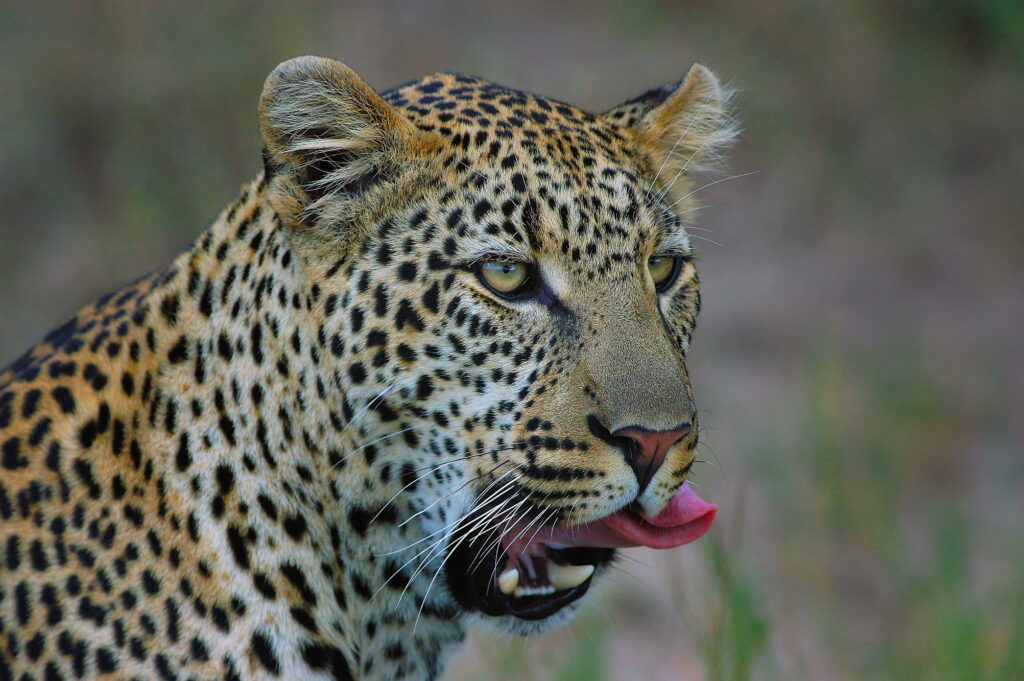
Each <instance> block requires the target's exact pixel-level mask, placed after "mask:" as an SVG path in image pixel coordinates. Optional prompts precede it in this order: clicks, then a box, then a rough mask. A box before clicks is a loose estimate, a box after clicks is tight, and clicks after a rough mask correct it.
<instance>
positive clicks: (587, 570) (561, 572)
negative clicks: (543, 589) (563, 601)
mask: <svg viewBox="0 0 1024 681" xmlns="http://www.w3.org/2000/svg"><path fill="white" fill-rule="evenodd" d="M592 574H594V566H593V565H559V564H558V563H552V562H548V581H550V582H551V585H552V586H553V587H555V588H556V589H559V590H563V589H571V588H573V587H576V586H579V585H580V584H582V583H583V582H585V581H587V579H588V578H589V577H590V575H592Z"/></svg>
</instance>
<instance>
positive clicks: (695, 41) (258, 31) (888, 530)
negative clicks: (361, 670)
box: [0, 0, 1024, 681]
mask: <svg viewBox="0 0 1024 681" xmlns="http://www.w3.org/2000/svg"><path fill="white" fill-rule="evenodd" d="M305 53H313V54H323V55H328V56H333V57H336V58H339V59H342V60H344V61H346V62H347V63H349V64H350V65H351V66H353V68H355V69H356V70H357V71H359V72H360V73H361V74H362V75H363V76H364V77H366V78H367V79H368V80H369V82H371V83H372V84H374V85H377V86H379V87H381V88H386V87H388V86H390V85H393V84H396V83H401V82H404V81H406V80H409V79H411V78H413V77H416V76H419V75H422V74H423V73H426V72H431V71H438V70H456V71H465V72H470V73H475V74H479V75H483V76H486V77H489V78H492V79H494V80H497V81H499V82H503V83H506V84H509V85H512V86H517V87H522V88H524V89H530V90H535V91H539V92H543V93H545V94H549V95H553V96H557V97H559V98H561V99H564V100H567V101H572V102H574V103H578V104H580V105H582V106H584V107H587V108H590V109H592V110H600V109H603V108H606V107H610V106H612V105H614V104H616V103H617V102H619V101H622V100H625V99H627V98H629V97H631V96H633V95H635V94H637V93H639V92H640V91H642V90H644V89H646V88H647V87H650V86H653V85H656V84H659V83H665V82H670V81H673V80H676V79H677V78H678V77H679V76H680V75H681V74H682V73H683V72H685V70H686V68H687V67H688V65H689V64H690V63H691V62H693V61H696V60H699V61H702V62H704V63H706V64H708V65H709V66H711V67H712V68H713V69H715V70H716V71H717V72H718V73H719V74H721V75H722V76H723V77H724V78H725V79H726V80H728V81H730V82H731V83H732V85H733V86H735V87H736V88H737V90H738V93H739V94H738V99H737V106H738V111H739V115H740V117H741V119H742V121H743V124H744V126H745V129H746V133H745V135H744V140H743V142H742V143H741V144H740V146H739V148H738V149H737V151H736V156H735V161H734V163H733V164H732V168H733V172H735V173H736V174H743V173H748V172H751V171H757V174H756V175H752V176H747V177H744V178H743V179H736V180H735V181H729V182H723V183H720V184H718V185H715V186H714V187H710V188H709V189H708V190H706V191H703V192H702V194H701V195H702V196H704V197H706V198H705V201H706V203H707V209H706V211H705V212H704V213H703V214H702V215H701V216H700V218H699V220H698V222H697V224H696V225H694V227H695V229H694V232H693V234H694V235H695V236H697V237H698V238H703V239H707V241H698V243H699V244H701V247H702V248H701V251H702V253H701V255H702V262H701V276H702V282H703V287H704V299H705V308H704V312H703V313H702V315H703V316H702V319H701V329H700V331H699V333H698V334H697V337H696V339H695V344H694V347H693V350H692V354H691V360H690V368H691V372H692V374H693V375H694V378H695V383H696V389H697V395H698V403H699V404H700V405H701V407H702V423H703V424H704V426H705V427H706V428H707V430H706V432H704V433H703V435H702V439H703V441H704V442H705V443H707V444H704V445H702V450H701V451H702V459H706V463H705V464H704V465H702V466H700V467H699V468H698V471H697V474H696V479H697V481H698V482H699V484H700V485H701V491H702V495H704V496H705V497H707V498H710V499H713V500H715V501H716V502H718V503H719V504H720V505H721V507H722V510H721V512H720V515H719V519H720V522H719V523H718V526H717V527H716V529H715V530H714V531H713V533H712V534H711V535H710V536H709V537H708V538H706V539H703V540H701V542H699V543H698V544H696V545H694V546H691V547H687V548H686V549H682V550H680V551H677V552H671V553H668V554H655V553H653V552H648V553H643V552H630V555H628V556H625V557H624V559H623V561H622V563H621V564H620V566H619V569H620V571H621V572H623V573H625V574H621V575H618V576H616V578H615V579H614V580H613V581H614V584H613V585H612V587H611V588H610V589H609V592H608V593H607V594H605V596H604V598H603V600H600V601H599V603H598V604H597V605H595V606H593V607H591V608H590V609H588V611H587V612H585V613H584V615H583V616H582V617H581V618H580V619H579V620H578V621H577V622H575V623H574V624H573V625H572V626H571V627H569V628H568V629H567V630H564V631H561V632H556V633H555V634H552V635H550V636H547V637H543V638H541V639H534V640H527V641H519V640H511V639H505V638H500V637H499V638H495V637H493V636H488V635H480V636H477V637H475V638H474V640H473V641H472V642H471V644H470V645H469V646H467V648H466V649H465V650H464V651H462V652H461V653H460V655H459V656H458V658H457V659H456V660H455V661H454V662H453V665H452V668H451V671H450V674H449V677H450V678H452V679H464V680H469V679H499V680H500V679H516V681H542V680H543V681H551V680H560V681H569V680H577V679H587V680H594V681H598V680H604V679H608V680H611V679H627V678H647V679H665V680H666V681H667V680H670V679H671V680H677V679H699V678H704V679H707V681H725V680H728V681H743V680H746V679H804V678H806V679H836V680H847V679H849V680H854V679H864V678H871V679H877V680H882V681H884V680H888V679H893V680H896V679H928V680H938V681H943V680H946V679H950V680H952V679H957V680H963V679H971V680H975V679H992V680H999V681H1005V680H1012V679H1024V616H1022V614H1021V613H1022V612H1024V571H1022V570H1021V568H1020V566H1021V565H1022V564H1024V535H1022V533H1021V531H1020V520H1021V518H1022V517H1024V495H1021V493H1020V490H1021V482H1022V480H1024V458H1022V457H1021V452H1022V451H1024V425H1022V422H1024V420H1022V419H1021V418H1020V416H1019V415H1020V413H1021V412H1022V410H1024V343H1021V340H1020V339H1021V337H1022V331H1024V281H1022V278H1021V276H1020V268H1021V262H1022V256H1024V229H1022V228H1024V203H1022V202H1021V199H1020V194H1021V178H1022V177H1024V126H1022V125H1021V123H1020V114H1021V112H1022V111H1024V8H1022V5H1021V3H1020V2H1019V0H871V1H868V0H855V1H852V2H844V3H832V2H815V1H812V0H790V1H786V2H777V3H763V2H758V1H757V0H725V1H722V2H716V3H696V2H669V1H664V2H659V1H656V0H638V1H634V2H604V1H602V2H585V1H583V0H572V1H568V2H560V3H540V2H523V3H486V4H485V3H458V2H451V1H442V0H425V1H423V2H416V3H411V2H408V3H401V2H394V1H390V0H389V1H381V2H375V3H355V2H352V3H330V4H328V3H314V2H294V3H287V4H286V3H247V4H235V3H230V4H222V3H198V2H186V3H169V2H168V3H127V2H125V3H65V4H62V5H56V4H54V5H40V4H38V3H28V2H23V3H4V5H3V6H2V7H0V126H2V127H0V129H3V130H4V133H5V134H4V136H3V139H2V140H0V202H2V205H3V213H2V215H0V237H2V243H3V248H0V364H5V363H6V362H7V361H9V360H11V359H13V358H14V357H15V356H16V355H17V354H19V353H20V351H22V350H23V349H24V348H25V347H27V346H28V345H30V344H31V343H32V342H34V341H35V339H37V338H39V337H41V336H42V335H43V333H45V331H46V330H47V329H48V328H50V327H52V326H54V325H55V324H56V323H57V322H58V321H59V320H60V319H61V318H62V317H63V316H66V315H68V314H70V313H71V312H73V311H74V310H76V309H77V308H79V307H80V306H82V305H83V304H85V303H86V302H88V301H89V300H90V299H92V298H94V297H95V296H97V295H99V294H101V293H103V292H104V291H106V290H109V289H111V288H113V287H116V286H117V285H118V284H120V283H122V282H125V281H128V280H130V279H132V278H134V277H136V276H137V275H139V274H141V273H143V272H145V271H147V270H151V269H153V268H156V267H159V266H160V265H161V264H163V263H165V262H166V261H167V260H168V259H169V258H170V257H171V256H172V255H173V254H174V253H175V252H177V251H178V250H180V249H181V248H183V247H184V246H185V245H186V244H188V243H189V242H190V241H191V240H192V239H194V238H195V236H196V234H197V233H198V232H199V231H200V229H201V228H202V227H203V225H204V224H206V223H208V222H209V221H210V220H211V219H212V218H213V216H215V215H216V214H217V213H218V212H219V210H220V209H221V207H222V206H223V205H224V204H225V203H226V202H227V201H228V200H229V199H230V198H231V197H232V196H233V195H234V194H235V192H236V190H237V188H238V186H239V185H240V184H241V183H243V182H244V181H246V180H247V179H249V178H250V177H251V176H253V175H254V174H255V173H256V172H257V171H258V169H259V167H260V161H259V140H258V136H257V132H256V124H255V102H256V98H257V96H258V93H259V90H260V88H261V85H262V81H263V78H264V77H265V76H266V74H267V73H268V72H269V71H270V70H271V69H272V68H273V66H274V65H275V64H276V63H278V62H279V61H281V60H283V59H285V58H288V57H291V56H295V55H298V54H305ZM718 244H721V246H719V245H718ZM631 576H632V577H633V578H632V579H631V578H630V577H631Z"/></svg>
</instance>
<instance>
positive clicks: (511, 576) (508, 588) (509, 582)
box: [498, 568, 519, 596]
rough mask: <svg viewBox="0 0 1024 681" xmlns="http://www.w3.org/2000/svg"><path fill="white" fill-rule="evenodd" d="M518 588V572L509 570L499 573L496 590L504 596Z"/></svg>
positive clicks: (513, 569) (512, 569)
mask: <svg viewBox="0 0 1024 681" xmlns="http://www.w3.org/2000/svg"><path fill="white" fill-rule="evenodd" d="M517 586H519V570H516V569H515V568H510V569H508V570H505V571H504V572H502V573H501V575H500V576H499V577H498V588H499V589H501V593H503V594H505V595H506V596H507V595H509V594H510V593H512V592H513V591H515V590H516V587H517Z"/></svg>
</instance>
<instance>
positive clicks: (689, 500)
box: [445, 484, 718, 620]
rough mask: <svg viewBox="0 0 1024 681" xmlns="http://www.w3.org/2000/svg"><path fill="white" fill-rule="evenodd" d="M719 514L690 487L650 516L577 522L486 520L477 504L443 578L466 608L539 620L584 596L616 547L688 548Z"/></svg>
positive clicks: (627, 512)
mask: <svg viewBox="0 0 1024 681" xmlns="http://www.w3.org/2000/svg"><path fill="white" fill-rule="evenodd" d="M492 510H493V509H492ZM717 511H718V508H717V507H716V506H715V505H714V504H710V503H708V502H706V501H704V500H703V499H701V498H700V497H699V496H697V493H696V492H694V491H693V489H692V488H691V487H690V486H689V485H687V484H684V485H682V486H681V487H680V488H679V491H678V492H677V493H676V495H675V496H674V497H673V498H672V500H671V501H670V502H669V503H668V505H667V506H666V507H665V509H664V510H663V511H662V512H661V513H659V514H658V515H657V516H655V517H653V518H646V517H644V516H642V515H640V514H639V513H638V512H636V511H634V510H631V509H624V510H621V511H617V512H615V513H612V514H611V515H608V516H605V517H604V518H601V519H599V520H595V521H591V522H589V523H585V524H582V525H569V526H549V525H536V524H533V523H530V522H517V523H515V524H508V523H503V522H501V521H494V522H491V523H488V522H487V517H488V513H489V511H488V509H487V508H485V507H480V508H478V509H477V510H475V511H474V512H472V513H469V514H467V515H466V517H465V518H463V520H462V521H461V522H460V526H459V529H458V530H456V533H455V535H454V537H453V540H452V546H453V547H454V548H453V549H452V553H451V555H450V556H449V559H448V561H447V562H446V566H445V573H446V578H447V581H448V585H449V588H450V590H451V592H452V595H453V596H454V597H455V599H456V600H457V601H458V602H459V603H460V604H461V605H462V606H463V607H464V608H466V609H469V610H477V611H479V612H482V613H483V614H485V615H491V616H501V615H513V616H515V617H518V618H520V619H525V620H540V619H544V618H546V617H550V616H551V615H553V614H555V613H556V612H558V611H559V610H561V609H562V608H564V607H565V606H567V605H569V604H570V603H572V602H573V601H575V600H577V599H579V598H581V597H582V596H583V595H584V594H585V593H586V592H587V590H588V589H589V588H590V584H591V582H592V580H593V577H594V575H595V574H596V573H597V572H598V571H599V570H600V569H601V568H602V567H603V566H605V565H606V564H607V563H609V562H610V561H611V560H612V559H613V558H614V556H615V550H616V549H618V548H626V547H631V546H647V547H650V548H655V549H668V548H674V547H676V546H682V545H683V544H688V543H690V542H692V541H694V540H696V539H698V538H699V537H700V536H702V535H703V534H704V533H705V532H707V531H708V529H710V527H711V524H712V523H713V522H714V518H715V514H716V513H717ZM491 515H498V514H496V513H491Z"/></svg>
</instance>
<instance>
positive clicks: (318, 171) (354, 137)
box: [259, 57, 424, 226]
mask: <svg viewBox="0 0 1024 681" xmlns="http://www.w3.org/2000/svg"><path fill="white" fill-rule="evenodd" d="M259 120H260V132H261V133H262V135H263V142H264V145H265V150H264V166H265V173H266V181H267V182H268V184H269V193H270V197H271V201H272V203H273V204H274V206H275V208H276V209H277V210H278V213H279V214H280V215H281V216H282V218H285V219H286V221H293V222H296V223H301V224H302V225H306V226H309V225H312V224H315V223H317V222H320V221H322V220H323V219H325V218H328V217H332V214H334V215H333V218H334V220H333V221H334V222H336V221H337V219H338V215H336V214H337V213H339V211H340V212H342V213H345V212H348V213H353V212H356V211H357V207H356V206H353V205H351V204H353V203H359V199H360V198H363V199H365V198H367V197H368V195H371V194H379V193H380V192H382V191H387V189H388V188H389V185H392V184H393V183H394V182H395V181H396V180H397V179H398V177H399V176H400V174H401V171H402V168H403V167H404V166H405V165H407V163H408V161H409V160H411V159H410V158H409V156H411V155H415V154H416V153H417V152H421V151H423V146H424V139H423V136H424V135H423V133H421V132H420V131H419V130H418V129H416V128H415V127H414V126H413V125H412V124H411V123H410V122H409V121H408V120H406V119H405V118H403V117H402V115H401V114H400V113H399V112H398V111H397V110H396V109H394V108H393V107H392V106H390V105H389V104H388V103H387V102H385V101H384V100H383V99H382V98H381V96H380V95H378V94H377V93H376V92H375V91H374V90H373V88H371V87H370V86H369V85H367V84H366V82H365V81H363V79H361V78H360V77H359V76H358V75H357V74H356V72H355V71H353V70H352V69H350V68H349V67H347V66H345V65H344V64H342V63H340V62H337V61H334V60H332V59H324V58H322V57H297V58H295V59H289V60H288V61H286V62H284V63H282V64H280V65H279V66H278V67H277V68H275V69H274V71H273V72H272V73H271V74H270V76H269V77H268V78H267V81H266V84H265V85H264V86H263V94H262V96H261V97H260V103H259ZM375 198H378V199H379V198H380V197H379V196H377V197H375ZM346 204H349V205H348V208H347V210H346V209H344V208H343V206H345V205H346Z"/></svg>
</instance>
